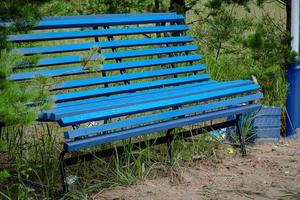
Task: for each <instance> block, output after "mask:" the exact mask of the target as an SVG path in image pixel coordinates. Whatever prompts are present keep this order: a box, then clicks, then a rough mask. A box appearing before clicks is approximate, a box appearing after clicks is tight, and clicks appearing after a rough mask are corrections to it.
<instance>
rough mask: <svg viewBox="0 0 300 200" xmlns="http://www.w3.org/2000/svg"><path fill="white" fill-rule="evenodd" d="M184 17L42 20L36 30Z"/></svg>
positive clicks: (154, 16) (162, 20)
mask: <svg viewBox="0 0 300 200" xmlns="http://www.w3.org/2000/svg"><path fill="white" fill-rule="evenodd" d="M183 20H184V17H183V16H182V15H163V16H159V15H158V16H157V15H147V16H143V15H141V16H130V17H113V18H102V19H101V18H100V19H70V20H44V21H43V20H42V21H40V22H39V23H38V25H37V26H35V27H34V29H56V28H77V27H78V28H79V27H97V26H115V25H130V24H149V23H161V22H182V21H183Z"/></svg>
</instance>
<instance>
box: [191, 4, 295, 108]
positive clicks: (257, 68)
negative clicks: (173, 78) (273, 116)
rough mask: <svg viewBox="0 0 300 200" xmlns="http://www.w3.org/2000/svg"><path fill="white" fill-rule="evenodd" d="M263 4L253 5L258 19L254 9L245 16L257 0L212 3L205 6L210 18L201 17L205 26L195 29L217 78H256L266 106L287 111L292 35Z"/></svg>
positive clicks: (213, 74)
mask: <svg viewBox="0 0 300 200" xmlns="http://www.w3.org/2000/svg"><path fill="white" fill-rule="evenodd" d="M263 2H264V1H261V2H260V3H259V5H258V6H256V7H255V6H254V5H252V6H253V7H254V9H255V14H256V15H257V13H260V15H261V18H257V16H253V15H252V12H251V10H247V11H248V12H249V13H244V14H241V9H243V8H247V7H248V5H249V4H250V3H252V4H253V3H254V2H253V1H231V0H228V1H219V0H212V1H208V3H207V4H205V5H202V8H203V7H205V8H206V9H207V10H208V11H207V16H203V15H202V16H200V22H202V23H201V24H199V25H197V24H196V26H195V29H194V30H195V33H196V36H197V38H198V42H199V46H201V47H202V49H201V50H202V52H203V54H205V56H204V58H205V62H206V63H207V65H208V67H209V70H210V72H211V75H212V77H213V78H215V79H217V80H233V79H250V78H251V75H254V76H256V77H257V79H258V82H259V84H260V85H261V86H262V91H263V93H264V95H265V98H264V99H263V103H265V104H268V105H276V106H281V107H282V108H283V109H284V107H285V101H286V92H287V81H286V75H285V65H286V63H287V62H290V61H292V60H293V59H294V58H295V53H294V52H291V50H290V46H289V44H290V42H291V36H290V34H289V33H288V32H287V31H286V30H285V26H284V24H281V23H280V22H278V21H275V19H274V18H272V17H270V16H269V14H268V12H267V11H266V10H265V9H263V8H261V7H260V6H262V4H261V3H263ZM200 7H201V6H200ZM215 12H217V15H214V13H215ZM253 14H254V13H253ZM228 72H234V73H228Z"/></svg>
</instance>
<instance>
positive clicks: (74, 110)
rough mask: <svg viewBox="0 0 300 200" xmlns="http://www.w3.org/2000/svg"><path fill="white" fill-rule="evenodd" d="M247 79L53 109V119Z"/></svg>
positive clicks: (217, 87)
mask: <svg viewBox="0 0 300 200" xmlns="http://www.w3.org/2000/svg"><path fill="white" fill-rule="evenodd" d="M250 84H252V83H249V82H247V81H230V82H219V83H215V84H209V85H204V86H203V87H194V88H192V87H187V88H178V89H176V90H172V91H168V90H165V91H164V90H162V91H161V92H160V93H159V95H158V93H150V94H146V95H140V96H138V97H136V96H133V97H130V96H129V97H127V98H121V99H115V100H107V101H104V100H103V101H100V102H99V101H98V102H95V103H90V104H83V105H80V106H72V107H67V108H66V107H64V108H63V109H56V110H52V111H51V114H50V115H51V117H50V120H51V121H56V120H59V119H60V118H62V117H66V116H72V115H78V114H81V113H88V112H95V111H100V110H107V109H109V110H110V109H117V108H121V107H126V106H130V105H138V104H144V103H149V102H155V101H159V100H163V99H175V98H179V97H183V96H190V95H195V94H199V93H205V92H209V91H218V90H222V89H228V88H232V87H237V86H245V85H250Z"/></svg>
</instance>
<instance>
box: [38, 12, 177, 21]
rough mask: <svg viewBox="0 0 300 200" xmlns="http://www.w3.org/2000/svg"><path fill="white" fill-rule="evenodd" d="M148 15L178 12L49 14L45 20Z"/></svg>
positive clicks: (174, 13)
mask: <svg viewBox="0 0 300 200" xmlns="http://www.w3.org/2000/svg"><path fill="white" fill-rule="evenodd" d="M146 15H160V16H163V15H177V13H176V12H166V13H121V14H119V13H118V14H91V15H73V16H48V17H44V18H43V20H70V19H92V18H98V19H99V18H111V17H140V16H146Z"/></svg>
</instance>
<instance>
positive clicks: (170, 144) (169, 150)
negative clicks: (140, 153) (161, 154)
mask: <svg viewBox="0 0 300 200" xmlns="http://www.w3.org/2000/svg"><path fill="white" fill-rule="evenodd" d="M173 130H174V129H169V130H168V131H167V134H166V137H167V147H168V153H169V157H170V159H171V160H172V141H173V135H172V134H171V133H172V131H173Z"/></svg>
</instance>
